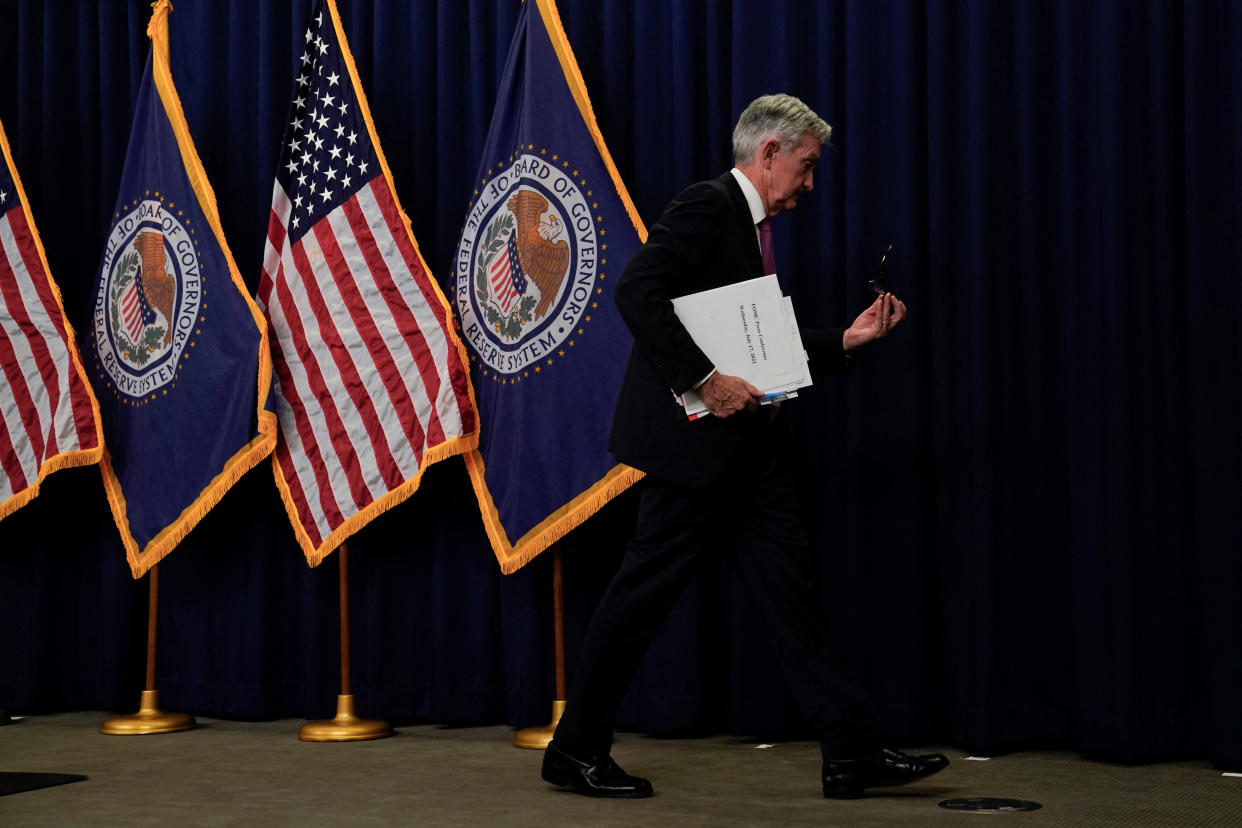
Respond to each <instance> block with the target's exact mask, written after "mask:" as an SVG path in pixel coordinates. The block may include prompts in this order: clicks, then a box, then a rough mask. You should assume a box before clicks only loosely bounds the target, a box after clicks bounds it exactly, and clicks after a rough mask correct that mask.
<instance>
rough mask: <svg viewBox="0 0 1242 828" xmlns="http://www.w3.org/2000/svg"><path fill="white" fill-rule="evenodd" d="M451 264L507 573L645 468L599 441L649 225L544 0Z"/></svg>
mask: <svg viewBox="0 0 1242 828" xmlns="http://www.w3.org/2000/svg"><path fill="white" fill-rule="evenodd" d="M496 98H497V100H496V107H495V109H494V110H493V112H492V123H491V128H490V129H489V131H488V134H487V140H486V142H485V144H484V148H483V158H482V160H481V161H480V163H479V172H478V174H477V175H476V176H475V182H474V193H473V196H472V197H471V200H470V206H469V210H468V212H467V215H466V222H465V226H464V227H463V228H462V234H461V239H460V241H459V243H458V246H457V252H456V256H455V257H454V262H453V275H452V294H453V302H454V305H455V306H456V309H457V313H458V316H459V317H460V319H461V327H462V335H463V338H464V339H465V341H466V345H467V347H468V348H469V349H470V351H471V354H470V360H471V370H472V372H473V378H474V383H475V388H476V393H477V397H478V403H479V415H480V419H481V420H482V422H483V424H484V429H483V431H482V433H481V434H480V437H479V448H478V450H476V451H474V452H472V453H471V454H469V455H467V459H466V462H467V466H468V467H469V469H470V477H471V481H472V482H473V484H474V489H475V493H476V495H477V496H478V499H479V506H480V509H481V511H482V513H483V523H484V525H485V527H486V529H487V534H488V537H489V539H490V540H491V544H492V549H493V551H495V553H496V557H497V559H498V560H499V562H500V568H501V570H502V571H504V572H506V573H508V572H513V571H515V570H516V569H518V568H519V567H521V566H523V565H524V564H526V563H527V562H528V561H530V560H531V559H532V558H534V557H535V556H536V555H538V554H539V553H540V552H541V551H543V550H544V549H545V548H547V547H548V546H549V545H550V544H551V543H552V542H553V541H555V540H557V539H558V538H560V537H562V536H563V535H565V534H566V533H567V532H569V531H570V530H571V529H573V528H574V527H576V526H578V525H579V524H581V523H582V522H583V521H584V520H586V519H587V518H588V517H590V516H591V515H592V514H594V513H595V512H596V511H598V510H599V509H600V508H601V507H602V506H603V505H604V504H605V503H607V502H608V501H609V500H610V499H612V498H613V497H615V496H616V495H618V494H620V493H621V492H622V491H624V490H625V489H626V488H628V487H629V486H630V485H631V484H633V483H634V482H635V481H636V480H638V479H639V477H640V476H641V473H640V472H638V471H637V470H635V469H632V468H629V467H628V466H624V465H621V464H619V463H617V461H616V459H615V458H614V457H613V456H612V455H611V454H610V453H609V452H608V429H609V425H610V423H611V421H612V411H613V408H614V406H615V404H616V398H617V390H618V388H619V387H620V384H621V377H622V374H623V373H624V370H625V361H626V357H627V355H628V353H629V348H630V343H631V341H632V338H631V336H630V333H629V331H628V330H627V329H626V327H625V325H624V323H623V322H622V321H621V317H620V315H619V314H618V313H617V310H616V306H615V305H614V303H613V298H612V286H613V283H614V281H615V278H614V277H618V276H620V275H621V270H622V268H623V267H624V266H625V263H626V261H627V260H628V259H629V257H630V255H631V254H632V253H633V252H634V251H635V250H636V249H637V248H638V246H639V245H640V244H641V243H642V241H643V240H645V238H646V230H645V229H644V228H643V226H642V222H641V221H640V220H639V218H638V213H637V211H636V210H635V209H634V205H633V203H632V202H631V201H630V197H629V194H628V193H627V192H626V190H625V185H624V184H623V183H622V182H621V177H620V175H618V173H617V169H616V166H615V165H614V164H613V162H612V157H611V156H610V155H609V153H608V148H607V147H606V146H605V145H604V139H603V137H602V136H601V134H600V131H599V127H598V126H597V125H596V122H595V115H594V112H593V111H592V109H591V102H590V99H589V98H588V97H587V93H586V85H585V84H584V83H583V80H582V75H581V73H580V72H579V71H578V64H577V62H576V61H575V59H574V56H573V52H572V51H571V50H570V48H569V42H568V41H567V40H566V38H565V32H564V30H563V29H562V27H561V21H560V18H559V16H558V15H557V12H556V6H555V4H554V3H553V2H552V0H527V2H525V3H524V4H523V5H522V8H521V10H520V11H519V13H518V23H517V30H516V31H515V32H514V34H513V40H512V42H511V43H510V45H509V55H508V58H507V60H506V62H505V68H504V73H503V75H502V77H501V81H500V87H499V90H498V92H497V95H496Z"/></svg>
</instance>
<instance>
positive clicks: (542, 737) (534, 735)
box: [513, 540, 565, 750]
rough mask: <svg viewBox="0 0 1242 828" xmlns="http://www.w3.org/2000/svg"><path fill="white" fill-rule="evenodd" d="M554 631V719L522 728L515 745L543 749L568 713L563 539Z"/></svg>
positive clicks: (555, 577)
mask: <svg viewBox="0 0 1242 828" xmlns="http://www.w3.org/2000/svg"><path fill="white" fill-rule="evenodd" d="M552 634H553V638H554V640H555V649H556V698H555V699H554V700H553V701H552V722H551V723H550V724H547V725H544V726H543V727H526V728H522V729H521V730H519V731H518V732H517V734H516V735H515V736H514V737H513V746H514V747H520V748H532V749H534V750H543V749H544V748H546V747H547V746H548V742H551V741H552V735H553V734H554V733H556V726H557V725H558V724H560V721H561V714H562V713H564V712H565V590H564V587H563V585H562V581H561V542H560V541H559V540H558V541H556V542H555V543H553V544H552Z"/></svg>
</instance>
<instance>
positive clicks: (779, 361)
mask: <svg viewBox="0 0 1242 828" xmlns="http://www.w3.org/2000/svg"><path fill="white" fill-rule="evenodd" d="M673 311H674V312H675V313H676V314H677V318H678V319H680V320H681V323H682V324H683V325H685V326H686V330H687V331H689V332H690V336H691V337H693V339H694V341H695V343H696V344H697V345H698V346H699V348H701V349H702V351H703V353H704V354H706V355H707V358H708V359H710V360H711V361H712V363H713V364H714V365H715V366H716V370H717V371H720V372H721V373H724V374H732V375H734V376H738V377H741V378H743V379H745V380H746V381H747V382H749V383H750V384H751V385H753V386H755V387H756V388H758V389H759V390H761V391H762V392H763V399H762V400H761V401H760V402H761V403H763V404H765V405H766V404H769V403H773V402H779V401H780V400H786V399H789V398H791V397H796V396H798V389H799V388H805V387H806V386H808V385H810V384H811V372H810V369H809V368H808V365H807V356H806V350H805V349H803V347H802V336H801V334H799V333H798V322H797V320H796V319H795V318H794V310H793V303H792V302H791V301H790V300H789V297H788V296H783V295H781V286H780V283H779V282H778V281H777V280H776V274H770V275H768V276H761V277H760V278H758V279H750V280H749V281H745V282H736V283H734V284H731V285H725V286H724V287H719V288H713V289H712V290H705V291H702V292H700V293H691V294H689V295H688V296H681V297H678V298H677V299H674V300H673ZM677 401H678V402H679V403H681V405H682V406H683V407H684V408H685V410H686V416H687V417H689V418H690V419H691V420H694V419H697V418H698V417H701V416H703V415H704V414H707V413H709V412H708V410H707V406H706V405H704V404H703V400H702V398H701V397H699V394H698V392H697V391H687V392H686V393H685V394H682V395H681V396H679V397H677Z"/></svg>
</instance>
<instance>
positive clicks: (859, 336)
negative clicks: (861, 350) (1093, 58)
mask: <svg viewBox="0 0 1242 828" xmlns="http://www.w3.org/2000/svg"><path fill="white" fill-rule="evenodd" d="M905 318H906V303H905V302H903V301H901V300H900V299H898V298H897V297H896V296H894V295H893V294H891V293H883V294H881V295H879V296H877V297H876V300H875V302H873V303H872V304H871V307H869V308H867V309H866V310H865V311H863V312H862V313H860V314H859V315H858V318H857V319H855V320H854V324H853V325H850V326H849V327H848V328H846V329H845V334H844V335H843V336H842V337H841V343H842V346H843V347H844V349H845V350H847V351H852V350H854V349H855V348H857V347H858V346H860V345H866V344H867V343H868V342H871V341H873V340H876V339H882V338H884V337H886V336H888V335H889V333H890V332H891V331H892V330H893V328H895V327H897V325H899V324H900V323H901V320H903V319H905Z"/></svg>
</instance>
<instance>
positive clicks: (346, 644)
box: [298, 543, 392, 742]
mask: <svg viewBox="0 0 1242 828" xmlns="http://www.w3.org/2000/svg"><path fill="white" fill-rule="evenodd" d="M336 554H337V558H339V559H340V570H341V600H340V603H341V694H340V695H339V696H337V697H336V718H333V719H321V720H319V721H315V722H307V723H306V724H304V725H302V727H301V728H299V729H298V738H299V739H301V740H302V741H303V742H361V741H363V740H365V739H383V738H384V737H385V736H391V735H392V727H391V726H390V725H389V724H388V722H385V721H380V720H378V719H359V718H358V717H357V716H356V715H355V714H354V694H353V688H352V682H351V679H350V673H351V672H352V665H351V664H350V634H349V544H346V543H342V544H341V545H340V547H339V548H338V549H337V553H336Z"/></svg>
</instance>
